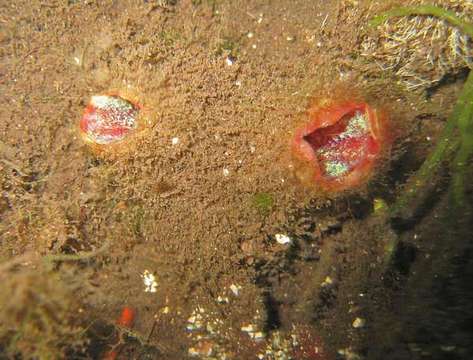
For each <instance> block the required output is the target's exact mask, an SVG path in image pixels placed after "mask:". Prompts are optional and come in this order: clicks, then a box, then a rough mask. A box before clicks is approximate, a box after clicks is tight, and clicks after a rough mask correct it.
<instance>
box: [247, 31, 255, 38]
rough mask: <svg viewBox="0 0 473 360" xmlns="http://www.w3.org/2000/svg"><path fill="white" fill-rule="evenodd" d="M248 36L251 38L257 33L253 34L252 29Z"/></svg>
mask: <svg viewBox="0 0 473 360" xmlns="http://www.w3.org/2000/svg"><path fill="white" fill-rule="evenodd" d="M246 36H247V37H248V39H251V38H252V37H253V36H255V34H253V33H252V32H251V31H250V32H249V33H248V34H246Z"/></svg>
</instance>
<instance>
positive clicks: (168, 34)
mask: <svg viewBox="0 0 473 360" xmlns="http://www.w3.org/2000/svg"><path fill="white" fill-rule="evenodd" d="M383 7H385V4H384V2H383V4H382V3H381V2H376V1H375V2H373V1H368V0H366V1H365V0H362V1H352V0H330V1H307V0H257V1H247V0H237V1H230V0H177V1H172V0H159V1H134V0H133V1H132V0H126V1H112V0H103V1H75V0H69V1H59V0H58V1H49V2H45V1H39V0H33V1H24V0H21V1H13V2H6V3H5V4H3V5H2V6H1V7H0V23H1V26H0V69H1V70H0V73H1V81H0V93H1V94H2V100H3V107H2V112H1V113H0V188H1V191H0V220H1V222H0V279H1V284H2V286H1V288H0V358H1V357H2V356H8V355H10V354H13V353H15V354H20V355H23V357H25V358H28V356H32V357H34V356H37V357H38V356H39V357H41V356H42V354H46V355H45V356H46V358H47V356H50V357H52V358H54V357H58V358H61V357H64V356H65V357H66V358H71V359H74V358H97V357H98V356H100V355H101V354H102V355H103V354H106V353H107V351H110V350H111V349H112V348H113V346H114V345H116V342H114V340H116V339H117V338H119V341H120V343H119V347H118V348H117V352H116V353H115V354H116V355H114V356H116V358H117V359H135V358H153V359H154V358H155V359H179V360H182V359H185V358H187V357H191V356H193V357H196V358H201V359H223V358H226V359H242V358H245V357H248V358H249V357H250V356H253V355H255V354H258V355H261V356H263V359H266V360H269V359H279V358H278V357H277V356H283V355H284V356H286V357H288V358H290V356H292V357H293V358H294V356H296V355H294V354H302V355H300V356H305V357H308V358H311V356H312V358H314V357H315V358H320V359H321V360H326V359H331V358H332V357H335V354H336V353H338V354H339V355H338V356H342V357H345V358H349V356H352V358H356V357H355V356H363V355H365V356H366V357H369V356H370V354H372V353H376V351H379V349H384V348H394V349H395V351H394V353H396V351H398V350H399V349H398V348H396V346H397V345H398V343H396V344H393V343H392V342H390V340H391V339H392V338H391V337H389V334H386V333H385V332H383V331H387V330H386V329H388V330H390V329H392V328H393V327H396V326H398V327H399V328H400V327H401V326H402V324H399V323H397V322H396V321H397V318H396V315H398V314H400V313H401V312H400V311H398V312H396V311H395V310H398V309H397V308H396V306H397V304H398V303H396V299H397V296H400V297H402V294H403V292H402V291H404V289H405V288H404V287H403V286H404V285H405V286H406V289H410V287H409V286H411V285H410V283H408V277H407V275H405V274H404V275H403V274H401V275H399V271H398V270H399V269H398V267H397V264H394V265H393V264H391V265H386V262H385V259H386V258H387V256H386V253H387V252H388V251H389V245H390V244H391V243H392V242H393V241H397V240H398V237H399V236H400V235H399V234H398V233H396V232H394V231H393V230H392V228H391V226H390V225H389V224H387V223H386V222H385V221H383V220H382V219H381V217H382V215H379V214H373V211H372V209H373V203H374V202H376V201H378V203H379V202H380V201H381V200H382V201H384V202H386V203H388V204H389V203H390V201H391V200H392V199H393V197H394V196H395V195H396V193H397V192H398V191H399V189H400V185H402V184H403V183H404V182H405V180H406V178H407V177H408V176H409V174H410V173H411V172H413V171H415V170H416V169H417V167H418V166H419V164H420V163H421V162H422V160H423V159H424V158H425V156H426V154H427V153H428V151H429V150H430V149H431V147H432V144H433V141H434V139H435V138H436V137H437V135H438V133H439V130H440V129H441V128H442V126H443V122H444V120H445V118H446V116H447V115H448V114H449V111H450V109H451V104H453V103H454V99H455V96H456V94H457V90H458V88H459V85H461V84H460V83H452V82H451V83H447V84H442V86H439V87H438V88H435V89H433V90H432V89H430V90H429V92H428V94H429V96H430V97H427V96H426V93H423V92H416V93H412V92H409V91H406V89H405V88H404V87H402V86H399V85H397V82H396V81H395V80H396V79H397V78H396V75H395V72H391V71H384V70H382V69H381V68H380V67H379V65H378V64H377V63H376V62H372V61H367V60H366V57H365V56H364V55H363V44H364V41H365V39H366V37H367V36H373V35H372V33H371V32H370V30H369V29H368V28H367V26H366V22H367V20H368V19H369V18H370V17H371V16H372V15H374V14H375V13H376V12H377V11H378V10H380V9H382V8H383ZM458 81H461V78H459V79H458ZM337 84H342V85H343V87H344V84H353V89H356V92H357V93H361V94H363V96H362V98H363V100H364V101H366V102H369V103H370V104H376V106H378V105H379V107H380V108H383V109H387V111H388V112H389V114H392V117H391V116H390V120H391V123H392V125H393V127H394V128H395V129H400V131H401V132H402V136H401V137H400V139H399V141H397V142H396V143H395V144H394V148H393V151H392V152H391V153H389V155H387V156H385V157H383V158H381V159H380V160H381V161H379V164H377V167H376V169H375V171H374V176H372V177H370V181H368V182H367V183H365V184H363V186H362V187H360V188H357V189H356V190H354V191H350V192H345V193H341V194H339V195H337V196H333V197H332V196H329V195H327V194H322V193H320V192H317V191H313V190H311V189H305V188H303V187H301V186H300V185H299V184H298V183H297V181H295V179H294V171H293V169H292V168H291V164H292V163H291V160H289V159H291V156H292V155H291V141H292V139H293V135H294V131H295V129H296V128H297V127H298V126H299V125H300V124H301V123H304V122H305V121H306V120H307V113H306V111H307V109H308V108H311V102H312V101H313V98H314V96H315V94H323V95H324V96H325V97H326V95H327V94H330V95H336V94H334V93H333V92H334V91H335V90H334V91H332V90H331V89H334V88H336V87H337ZM350 89H351V87H350ZM424 90H425V89H424ZM117 91H118V92H119V94H123V97H124V98H125V99H128V100H130V101H132V102H135V103H137V104H139V105H140V107H141V108H140V115H139V116H142V115H144V118H143V119H144V120H145V122H144V123H145V125H144V128H143V129H138V130H143V131H137V132H136V134H135V135H136V136H135V135H133V136H131V137H130V138H128V137H127V138H126V139H125V140H124V141H123V143H122V142H116V143H114V144H113V146H112V147H111V148H110V150H106V149H104V148H103V147H102V148H101V147H95V146H90V144H88V143H87V142H86V141H84V139H83V138H82V136H81V133H80V130H79V129H80V120H81V117H82V115H83V111H84V108H86V106H87V104H88V103H89V101H90V98H91V96H94V95H97V94H117V93H116V92H117ZM354 92H355V91H354ZM124 94H126V95H124ZM130 94H131V95H130ZM130 96H131V97H130ZM142 112H143V113H144V114H141V113H142ZM140 119H141V118H140V117H138V118H137V120H138V121H139V120H140ZM375 200H376V201H375ZM431 220H432V219H431V218H430V217H428V218H427V220H426V223H424V224H423V225H422V226H421V227H419V229H417V228H413V229H411V230H409V231H407V232H405V233H403V234H404V235H402V236H404V237H405V238H409V236H411V237H412V236H413V234H414V233H415V234H417V233H418V232H423V231H425V230H426V228H427V225H426V224H428V225H429V224H431V223H430V222H429V221H431ZM437 226H439V225H438V224H437ZM428 228H429V229H430V228H432V226H431V225H429V226H428ZM439 233H440V232H439ZM418 246H419V247H420V248H421V247H422V244H418ZM407 258H408V259H410V258H409V257H407ZM25 259H26V260H25ZM403 259H404V258H403ZM417 259H424V258H423V257H420V258H417ZM403 261H404V260H403ZM412 261H413V262H414V260H412ZM416 261H419V262H421V260H416ZM414 263H415V264H416V265H417V266H419V267H422V266H423V264H424V263H417V262H414ZM403 264H404V263H403ZM69 275H71V276H72V277H70V276H69ZM71 279H73V280H74V281H72V280H71ZM388 283H389V284H388ZM76 285H77V286H76ZM4 289H5V291H4ZM7 289H10V290H7ZM406 291H407V290H406ZM31 299H34V301H31ZM38 299H41V301H39V300H38ZM124 307H130V308H131V309H133V310H134V311H135V312H136V314H137V315H136V317H134V324H133V327H129V326H128V327H119V326H117V324H116V318H117V314H120V312H121V310H122V309H123V308H124ZM7 309H10V310H7ZM377 311H379V312H377ZM12 314H15V316H14V317H12V316H10V315H12ZM28 314H30V315H31V316H33V318H34V321H33V320H30V318H28V317H25V316H27V315H28ZM28 316H29V315H28ZM357 318H360V319H363V321H364V322H363V321H361V320H360V321H358V322H357V324H358V323H362V324H366V326H363V327H362V326H360V327H357V328H355V327H354V326H353V325H352V324H353V323H354V320H355V319H357ZM385 323H386V324H388V325H389V326H387V327H386V328H385V330H382V329H383V328H382V326H381V324H385ZM18 325H22V326H24V330H27V331H26V332H24V331H18V329H19V327H18ZM45 326H48V329H50V332H49V333H48V334H49V335H48V336H45V337H42V338H41V337H40V338H39V340H35V339H33V337H32V336H33V335H35V334H37V333H38V332H40V331H42V329H43V327H45ZM20 329H21V328H20ZM372 329H376V336H377V339H378V340H379V341H377V344H379V345H376V346H377V347H376V348H375V349H373V350H372V351H371V350H367V348H368V345H370V339H371V338H372V336H373V333H372ZM380 329H381V330H380ZM79 330H81V331H79ZM82 330H83V331H82ZM77 331H79V334H80V336H79V335H77V334H78V332H77ZM292 335H294V337H293V336H292ZM395 335H396V336H397V337H398V338H401V340H400V341H399V343H402V344H404V343H410V342H412V341H414V340H412V339H415V334H410V335H409V336H411V337H412V338H409V339H403V338H402V331H400V330H399V329H398V328H397V331H396V333H395ZM298 337H299V338H298ZM411 340H412V341H411ZM38 341H39V342H38ZM107 341H108V342H107ZM452 341H453V340H452ZM306 343H307V344H309V345H307V346H309V348H306V347H305V346H304V348H300V346H299V345H300V344H306ZM298 344H299V345H298ZM314 344H315V345H314ZM312 345H314V347H312ZM443 345H448V344H440V345H439V343H438V342H437V345H435V346H437V347H439V346H443ZM298 346H299V347H298ZM435 346H434V347H433V348H432V349H430V350H431V351H434V350H438V349H436V348H435ZM465 346H467V345H465ZM319 348H320V351H321V352H320V353H318V352H317V351H319V350H318V349H319ZM458 348H460V345H458ZM118 349H119V350H118ZM284 349H285V350H284ZM322 349H323V351H322ZM37 350H38V351H39V350H41V351H43V352H42V353H41V354H40V353H38V352H35V351H37ZM113 350H115V349H114V348H113ZM291 351H292V355H291ZM399 351H408V352H410V353H412V354H414V355H415V351H414V350H412V349H407V350H406V347H405V346H404V347H402V349H401V350H399ZM64 354H65V355H64ZM248 354H250V355H248ZM278 354H279V355H278ZM311 354H312V355H311ZM316 354H317V355H316ZM320 354H323V355H320ZM414 355H413V356H414ZM389 360H391V359H389Z"/></svg>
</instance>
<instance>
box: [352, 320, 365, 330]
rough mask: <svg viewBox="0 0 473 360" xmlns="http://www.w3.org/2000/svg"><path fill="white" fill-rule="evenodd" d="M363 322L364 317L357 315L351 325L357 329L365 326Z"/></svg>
mask: <svg viewBox="0 0 473 360" xmlns="http://www.w3.org/2000/svg"><path fill="white" fill-rule="evenodd" d="M365 323H366V321H365V319H362V318H359V317H357V318H356V319H355V320H353V324H352V326H353V327H354V328H355V329H359V328H362V327H363V326H365Z"/></svg>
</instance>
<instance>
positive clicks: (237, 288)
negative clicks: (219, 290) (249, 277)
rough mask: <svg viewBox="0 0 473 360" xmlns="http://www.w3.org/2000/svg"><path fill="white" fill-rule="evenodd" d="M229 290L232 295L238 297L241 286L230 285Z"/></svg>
mask: <svg viewBox="0 0 473 360" xmlns="http://www.w3.org/2000/svg"><path fill="white" fill-rule="evenodd" d="M230 290H231V291H232V293H233V295H235V296H238V295H240V290H241V286H240V285H235V284H231V285H230Z"/></svg>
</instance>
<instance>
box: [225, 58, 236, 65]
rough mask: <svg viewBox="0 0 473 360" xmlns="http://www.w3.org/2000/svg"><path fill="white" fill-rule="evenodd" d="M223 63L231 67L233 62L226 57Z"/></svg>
mask: <svg viewBox="0 0 473 360" xmlns="http://www.w3.org/2000/svg"><path fill="white" fill-rule="evenodd" d="M225 62H226V63H227V65H228V66H232V65H233V62H234V61H233V59H232V58H231V57H227V58H226V59H225Z"/></svg>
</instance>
